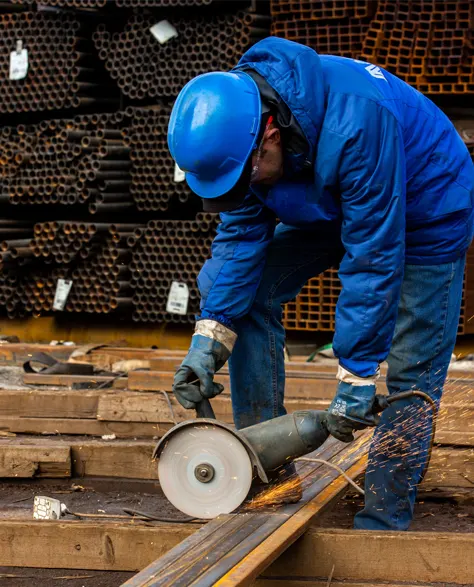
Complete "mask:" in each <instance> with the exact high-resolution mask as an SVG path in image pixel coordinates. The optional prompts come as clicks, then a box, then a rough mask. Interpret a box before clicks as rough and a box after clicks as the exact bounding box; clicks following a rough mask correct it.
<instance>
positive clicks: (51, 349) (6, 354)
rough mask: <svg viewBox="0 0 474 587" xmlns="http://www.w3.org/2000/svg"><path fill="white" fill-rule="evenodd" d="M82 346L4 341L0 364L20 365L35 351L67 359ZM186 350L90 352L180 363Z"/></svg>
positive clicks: (105, 349) (109, 349)
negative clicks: (171, 358) (164, 359)
mask: <svg viewBox="0 0 474 587" xmlns="http://www.w3.org/2000/svg"><path fill="white" fill-rule="evenodd" d="M80 348H83V345H50V344H40V343H4V344H0V364H4V365H22V364H23V363H24V362H25V361H28V360H29V359H31V357H32V356H33V355H34V354H35V353H40V352H42V353H48V354H49V355H51V356H53V357H54V358H55V359H57V360H59V361H67V360H68V358H69V357H70V356H71V354H72V353H73V352H74V351H76V350H77V349H80ZM186 353H187V351H179V350H173V351H170V350H169V349H152V348H140V347H126V346H123V347H120V346H102V347H100V348H97V349H93V350H92V351H91V352H90V354H91V355H95V354H107V355H115V356H116V357H117V359H116V360H120V359H123V360H128V359H139V360H140V359H143V360H148V359H150V358H159V357H161V356H170V355H172V356H173V357H176V360H177V361H178V363H180V362H181V361H182V360H183V358H184V357H185V356H186Z"/></svg>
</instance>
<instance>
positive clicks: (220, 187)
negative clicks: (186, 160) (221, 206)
mask: <svg viewBox="0 0 474 587" xmlns="http://www.w3.org/2000/svg"><path fill="white" fill-rule="evenodd" d="M246 164H247V162H245V163H243V164H242V165H239V166H238V167H235V168H234V169H232V170H231V171H229V173H226V174H225V175H221V176H219V177H218V178H214V179H209V180H205V179H199V178H197V177H196V176H195V175H194V174H193V173H186V181H187V182H188V185H189V187H190V188H191V189H192V190H193V192H194V193H195V194H197V195H198V196H199V197H200V198H206V199H207V198H209V199H214V198H220V197H221V196H223V195H224V194H226V193H227V192H229V191H230V190H231V189H232V188H233V187H234V186H235V185H236V184H237V183H238V182H239V180H240V178H241V176H242V174H243V171H244V169H245V166H246Z"/></svg>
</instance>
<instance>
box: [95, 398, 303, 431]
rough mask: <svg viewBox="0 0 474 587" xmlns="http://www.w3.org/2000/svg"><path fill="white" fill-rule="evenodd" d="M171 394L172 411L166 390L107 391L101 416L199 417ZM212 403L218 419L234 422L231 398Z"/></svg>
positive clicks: (147, 418) (180, 419) (179, 419)
mask: <svg viewBox="0 0 474 587" xmlns="http://www.w3.org/2000/svg"><path fill="white" fill-rule="evenodd" d="M168 397H169V400H170V403H171V406H172V410H171V411H170V408H169V404H168V402H167V400H166V398H165V397H164V395H163V394H162V393H156V392H155V393H140V392H137V391H132V392H119V393H114V392H110V393H108V394H106V393H104V394H102V395H101V397H100V399H99V406H98V415H97V417H98V418H99V419H101V420H114V421H123V422H173V421H174V419H175V420H176V422H183V421H184V420H189V419H191V418H194V417H195V412H194V410H186V409H184V408H183V407H182V406H181V405H180V403H179V402H178V401H177V400H176V399H175V397H174V395H173V394H169V396H168ZM298 405H299V402H298ZM212 406H213V408H214V412H215V414H216V418H217V419H218V420H222V421H224V422H228V423H231V422H232V406H231V402H230V397H225V396H224V397H223V396H219V397H216V398H214V399H213V400H212Z"/></svg>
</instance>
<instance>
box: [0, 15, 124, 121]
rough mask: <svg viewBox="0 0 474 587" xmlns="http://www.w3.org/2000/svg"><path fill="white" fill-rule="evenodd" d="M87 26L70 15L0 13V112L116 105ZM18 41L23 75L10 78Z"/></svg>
mask: <svg viewBox="0 0 474 587" xmlns="http://www.w3.org/2000/svg"><path fill="white" fill-rule="evenodd" d="M91 26H95V25H94V24H93V23H91V24H88V23H85V22H83V21H81V20H80V19H79V18H77V17H76V16H74V15H71V14H70V13H58V14H56V13H50V12H15V13H7V14H0V28H1V35H0V75H1V78H2V83H1V84H0V114H2V113H4V114H5V113H17V112H33V111H45V110H60V109H61V110H63V109H72V108H85V107H88V108H91V107H93V108H95V109H101V108H103V107H107V108H111V107H114V106H115V105H118V96H119V94H118V91H117V89H116V88H115V86H113V85H110V84H109V83H108V79H109V77H108V76H107V75H106V72H104V70H103V67H102V66H101V63H100V61H99V60H98V59H97V58H96V57H95V55H94V53H95V51H94V46H93V44H92V42H91V40H90V36H91V35H90V29H91ZM18 41H21V44H22V46H21V49H22V50H23V49H24V50H26V51H27V52H28V73H27V75H26V76H25V77H24V78H23V79H10V54H11V52H12V51H17V50H19V49H20V47H19V46H18V45H17V42H18Z"/></svg>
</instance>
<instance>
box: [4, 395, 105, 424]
mask: <svg viewBox="0 0 474 587" xmlns="http://www.w3.org/2000/svg"><path fill="white" fill-rule="evenodd" d="M100 393H101V392H100V391H99V390H68V391H57V390H49V389H1V390H0V414H2V416H21V417H37V418H59V417H61V418H95V417H96V415H97V406H98V402H99V397H100ZM102 393H103V392H102Z"/></svg>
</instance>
